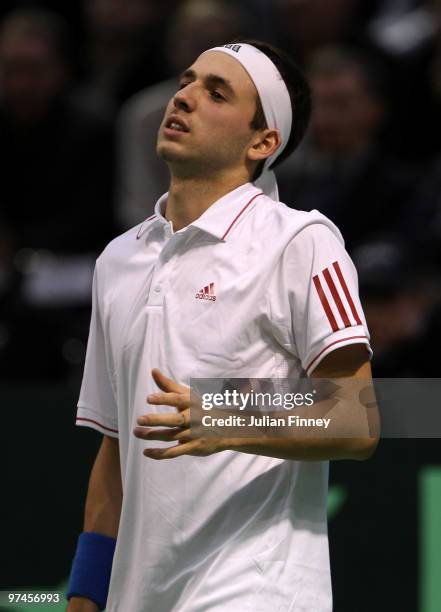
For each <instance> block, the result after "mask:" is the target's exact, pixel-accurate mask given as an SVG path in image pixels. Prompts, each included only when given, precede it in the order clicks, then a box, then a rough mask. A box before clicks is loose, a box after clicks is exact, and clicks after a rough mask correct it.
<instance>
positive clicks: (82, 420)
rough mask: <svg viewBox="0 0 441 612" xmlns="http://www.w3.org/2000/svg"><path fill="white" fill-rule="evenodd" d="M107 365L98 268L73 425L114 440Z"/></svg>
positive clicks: (115, 426) (115, 425) (115, 415)
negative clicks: (90, 429) (90, 428)
mask: <svg viewBox="0 0 441 612" xmlns="http://www.w3.org/2000/svg"><path fill="white" fill-rule="evenodd" d="M108 363H109V360H108V356H107V354H106V342H105V337H104V332H103V322H102V300H101V299H100V293H99V281H98V268H97V267H95V272H94V276H93V287H92V315H91V320H90V330H89V339H88V342H87V353H86V361H85V365H84V373H83V380H82V384H81V391H80V398H79V400H78V409H77V418H76V424H77V425H80V426H85V427H92V428H93V429H96V430H98V431H100V432H101V433H103V434H106V435H108V436H112V437H114V438H116V437H118V410H117V404H116V401H115V394H114V390H113V387H112V383H111V377H110V375H109V367H108Z"/></svg>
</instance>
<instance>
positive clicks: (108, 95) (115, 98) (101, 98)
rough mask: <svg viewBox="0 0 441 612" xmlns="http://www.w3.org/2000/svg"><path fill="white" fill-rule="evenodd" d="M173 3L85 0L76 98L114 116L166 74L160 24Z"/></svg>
mask: <svg viewBox="0 0 441 612" xmlns="http://www.w3.org/2000/svg"><path fill="white" fill-rule="evenodd" d="M174 4H176V0H166V1H165V2H164V1H163V2H161V3H158V2H154V1H153V0H84V16H85V30H86V32H85V44H84V47H83V51H84V59H83V78H82V81H81V84H80V86H79V87H78V90H77V92H76V98H77V100H78V101H79V102H80V103H81V104H82V105H85V106H86V107H87V108H89V109H92V110H94V111H95V112H99V113H102V114H105V115H107V116H109V117H112V118H113V117H114V115H115V113H116V112H117V111H118V109H119V107H120V106H121V104H122V103H123V102H124V101H125V100H126V99H127V98H129V97H130V96H131V95H133V94H135V93H136V92H137V91H139V90H140V89H142V88H143V87H146V86H149V85H153V84H155V83H157V82H159V81H161V80H162V79H164V78H165V77H167V76H168V75H169V71H168V67H167V63H166V61H165V58H164V55H163V38H164V27H165V23H166V21H167V19H168V17H169V15H170V12H171V11H172V8H173V6H174Z"/></svg>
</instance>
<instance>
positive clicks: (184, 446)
mask: <svg viewBox="0 0 441 612" xmlns="http://www.w3.org/2000/svg"><path fill="white" fill-rule="evenodd" d="M152 376H153V378H154V380H155V382H156V384H157V385H158V387H159V388H160V389H162V391H163V393H153V394H151V395H149V396H148V397H147V403H149V404H155V405H157V406H174V407H175V408H177V412H176V413H175V414H173V413H168V412H167V413H159V414H146V415H144V416H140V417H139V418H138V421H137V422H138V425H140V426H141V427H135V429H134V430H133V433H134V434H135V436H136V437H137V438H140V439H142V440H162V441H164V442H177V443H178V444H176V445H175V446H171V447H169V448H146V449H145V450H144V455H145V456H146V457H150V458H151V459H174V458H175V457H180V456H181V455H194V456H197V457H206V456H207V455H211V454H213V453H217V452H219V451H221V450H225V448H224V445H223V443H222V439H221V438H216V437H212V436H210V437H199V438H196V437H195V436H194V435H192V432H191V429H190V388H189V387H186V386H184V385H179V384H178V383H176V382H174V381H173V380H171V379H170V378H167V376H164V374H163V373H162V372H161V371H160V370H159V369H158V368H155V369H154V370H152ZM145 426H148V427H151V429H147V428H146V427H145ZM160 427H167V428H168V429H159V428H160Z"/></svg>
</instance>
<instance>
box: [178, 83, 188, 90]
mask: <svg viewBox="0 0 441 612" xmlns="http://www.w3.org/2000/svg"><path fill="white" fill-rule="evenodd" d="M187 85H188V82H187V83H179V85H178V90H180V89H184V87H187Z"/></svg>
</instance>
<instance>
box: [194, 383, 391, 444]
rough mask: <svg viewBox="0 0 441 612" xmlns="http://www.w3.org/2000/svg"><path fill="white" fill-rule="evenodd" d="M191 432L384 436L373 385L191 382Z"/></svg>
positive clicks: (238, 434) (292, 435) (294, 435)
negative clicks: (380, 425)
mask: <svg viewBox="0 0 441 612" xmlns="http://www.w3.org/2000/svg"><path fill="white" fill-rule="evenodd" d="M190 388H191V394H190V395H191V406H190V414H191V431H192V433H194V435H195V436H223V437H235V438H239V437H262V436H263V437H296V438H297V437H305V436H306V437H311V436H313V437H332V438H335V437H359V436H362V437H365V436H377V435H378V432H379V419H378V410H377V405H376V400H375V393H374V391H373V387H372V381H370V380H369V381H366V380H354V379H337V380H318V379H310V378H303V379H295V380H291V379H256V378H240V379H232V378H228V379H209V378H192V379H191V384H190Z"/></svg>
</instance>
